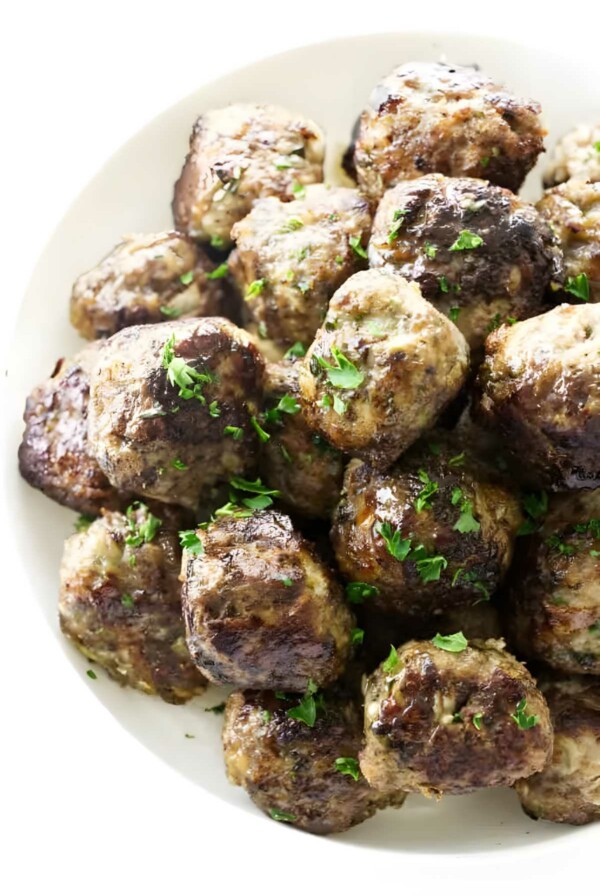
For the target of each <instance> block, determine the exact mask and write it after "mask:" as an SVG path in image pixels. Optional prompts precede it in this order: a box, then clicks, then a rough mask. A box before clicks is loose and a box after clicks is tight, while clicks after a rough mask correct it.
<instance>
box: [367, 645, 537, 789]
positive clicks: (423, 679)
mask: <svg viewBox="0 0 600 896" xmlns="http://www.w3.org/2000/svg"><path fill="white" fill-rule="evenodd" d="M436 644H437V645H442V646H436ZM502 648H503V642H502V641H477V642H474V643H473V644H472V645H467V642H466V639H465V638H464V636H462V635H461V634H460V633H458V634H455V635H453V636H449V637H446V638H441V639H440V638H438V637H436V638H434V639H433V641H410V642H409V643H408V644H405V645H404V646H403V647H401V648H399V649H398V650H397V651H395V650H392V652H391V654H390V656H389V657H388V659H387V660H386V661H385V662H384V663H382V664H381V666H380V667H379V668H378V669H377V670H376V671H375V672H374V673H373V674H372V675H371V676H370V677H369V679H368V681H367V689H366V694H365V733H366V745H365V747H364V749H363V751H362V753H361V755H360V767H361V770H362V772H363V774H364V776H365V777H366V779H367V781H368V782H369V783H370V784H371V785H372V786H373V787H375V788H377V789H378V790H382V791H384V792H393V791H398V790H403V791H409V792H412V791H417V792H420V793H423V794H424V795H425V796H432V795H441V794H444V793H468V792H469V791H472V790H477V789H479V788H482V787H502V786H507V785H510V784H513V783H514V782H515V781H516V780H518V779H519V778H525V777H527V776H528V775H532V774H533V773H534V772H538V771H540V770H541V769H542V768H543V767H544V765H545V763H546V761H547V760H548V758H549V756H550V753H551V750H552V726H551V723H550V715H549V712H548V707H547V705H546V702H545V700H544V698H543V697H542V695H541V693H540V692H539V691H538V689H537V688H536V686H535V681H534V679H533V678H532V677H531V675H530V674H529V672H528V671H527V669H526V668H525V666H523V665H522V664H521V663H519V662H517V660H516V659H515V658H514V657H513V656H511V655H510V654H509V653H506V651H505V650H503V649H502Z"/></svg>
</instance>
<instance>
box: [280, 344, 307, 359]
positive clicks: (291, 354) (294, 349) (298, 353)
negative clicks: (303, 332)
mask: <svg viewBox="0 0 600 896" xmlns="http://www.w3.org/2000/svg"><path fill="white" fill-rule="evenodd" d="M305 354H306V349H305V348H304V346H303V345H302V343H301V342H294V344H293V345H291V346H290V347H289V348H288V350H287V352H286V353H285V355H284V356H283V357H284V358H285V360H286V361H289V360H290V358H303V357H304V355H305Z"/></svg>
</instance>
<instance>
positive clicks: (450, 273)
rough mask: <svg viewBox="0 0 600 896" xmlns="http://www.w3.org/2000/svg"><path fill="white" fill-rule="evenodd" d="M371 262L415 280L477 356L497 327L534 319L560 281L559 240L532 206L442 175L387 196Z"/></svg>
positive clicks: (474, 182)
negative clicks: (510, 321) (514, 320)
mask: <svg viewBox="0 0 600 896" xmlns="http://www.w3.org/2000/svg"><path fill="white" fill-rule="evenodd" d="M369 261H370V264H371V267H381V266H382V265H385V266H386V267H390V268H392V269H393V270H394V271H397V272H398V273H399V274H401V275H402V276H403V277H406V278H407V279H408V280H415V281H416V282H417V283H418V284H419V286H420V288H421V292H422V294H423V296H424V297H425V298H426V299H428V300H429V301H430V302H433V304H434V305H435V306H436V308H438V309H439V310H440V311H443V312H444V313H445V314H447V315H449V316H450V317H451V319H452V320H454V321H455V323H456V326H457V327H458V328H459V330H460V331H461V332H462V333H463V334H464V336H465V337H466V339H467V341H468V343H469V345H470V346H471V350H472V351H474V352H475V353H476V354H477V353H478V351H479V350H481V349H482V346H483V343H484V341H485V337H486V335H487V333H488V332H489V331H490V329H493V328H494V327H495V326H498V323H499V321H500V320H504V319H505V318H507V317H510V318H517V319H521V318H525V317H531V316H532V315H534V314H538V313H539V312H540V311H541V310H542V303H543V300H544V295H545V293H546V291H547V290H548V289H549V287H550V285H551V284H552V283H555V282H558V281H560V280H561V279H562V262H561V252H560V248H559V246H558V241H557V239H556V237H555V236H554V234H553V233H552V230H551V228H550V227H549V225H548V223H547V221H546V220H545V219H544V218H542V217H541V216H540V215H539V214H538V212H537V211H536V210H535V208H534V207H533V206H532V205H530V204H529V203H527V202H523V201H522V200H521V199H518V198H517V197H516V196H514V195H513V194H512V193H510V192H509V191H508V190H503V189H502V188H500V187H495V186H492V185H491V184H488V183H486V182H485V181H483V180H476V179H474V178H466V177H463V178H450V177H444V176H443V175H441V174H430V175H428V176H427V177H421V178H418V179H417V180H411V181H407V182H406V183H402V184H398V186H396V187H394V188H393V189H392V190H389V191H388V192H387V193H386V194H385V195H384V197H383V199H382V200H381V203H380V204H379V208H378V209H377V213H376V215H375V219H374V221H373V233H372V236H371V241H370V243H369Z"/></svg>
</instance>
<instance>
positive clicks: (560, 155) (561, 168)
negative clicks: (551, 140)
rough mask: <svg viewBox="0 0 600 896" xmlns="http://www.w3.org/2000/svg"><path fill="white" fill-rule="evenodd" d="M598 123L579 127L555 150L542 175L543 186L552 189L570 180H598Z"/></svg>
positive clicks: (563, 139)
mask: <svg viewBox="0 0 600 896" xmlns="http://www.w3.org/2000/svg"><path fill="white" fill-rule="evenodd" d="M599 147H600V124H597V125H587V124H580V125H579V126H578V127H576V128H574V129H573V130H572V131H569V133H568V134H565V136H564V137H562V139H560V140H559V141H558V143H557V144H556V146H555V147H554V151H553V152H552V154H551V156H550V161H549V162H548V165H547V166H546V170H545V172H544V186H545V187H554V186H556V184H562V183H564V182H565V181H567V180H569V179H570V178H571V177H577V178H581V179H582V180H588V181H600V148H599Z"/></svg>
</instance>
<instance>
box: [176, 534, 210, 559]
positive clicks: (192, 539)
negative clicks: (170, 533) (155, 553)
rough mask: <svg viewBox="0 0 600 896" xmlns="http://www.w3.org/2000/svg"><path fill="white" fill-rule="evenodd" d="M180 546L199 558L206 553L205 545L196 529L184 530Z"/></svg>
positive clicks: (180, 538) (180, 536)
mask: <svg viewBox="0 0 600 896" xmlns="http://www.w3.org/2000/svg"><path fill="white" fill-rule="evenodd" d="M179 544H180V545H181V547H182V548H184V549H185V550H186V551H187V552H188V553H189V554H197V555H198V556H199V555H200V554H203V553H204V545H203V544H202V540H201V539H200V538H199V537H198V533H197V532H196V530H195V529H182V530H181V531H180V533H179Z"/></svg>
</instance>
